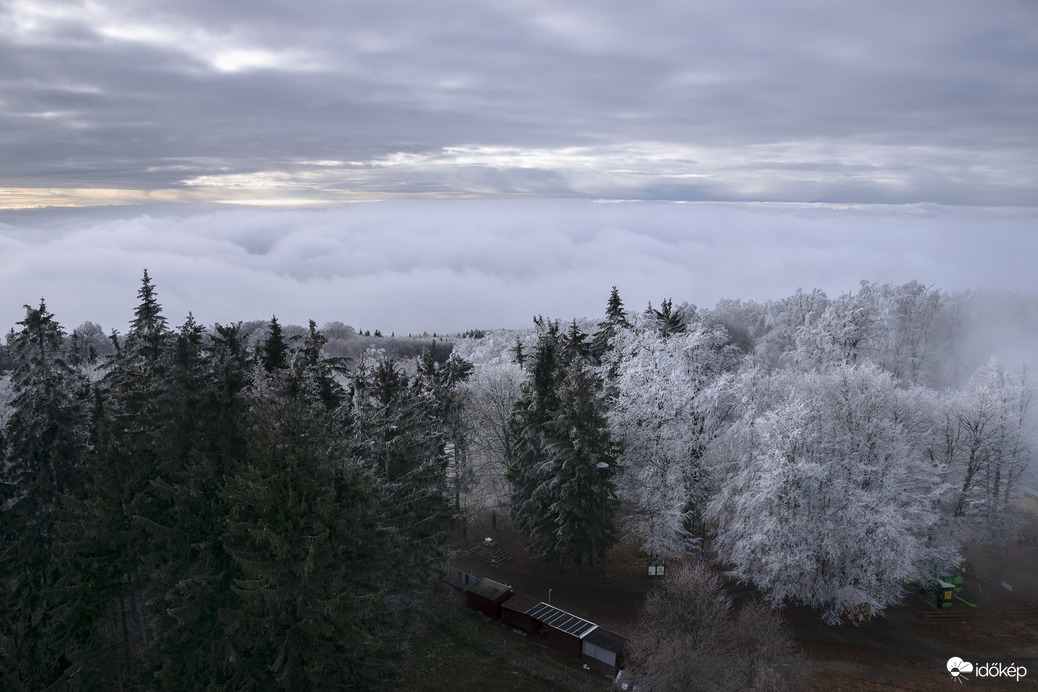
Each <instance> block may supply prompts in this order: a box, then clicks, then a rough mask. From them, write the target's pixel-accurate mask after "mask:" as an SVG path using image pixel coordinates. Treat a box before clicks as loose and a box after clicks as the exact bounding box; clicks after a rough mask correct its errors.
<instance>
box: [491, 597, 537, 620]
mask: <svg viewBox="0 0 1038 692" xmlns="http://www.w3.org/2000/svg"><path fill="white" fill-rule="evenodd" d="M538 603H540V601H538V600H537V599H536V598H530V597H529V596H527V595H526V594H522V593H517V594H516V595H514V596H512V597H511V598H509V599H508V600H507V601H505V602H504V603H502V604H501V607H502V608H508V609H509V610H514V611H515V612H517V613H523V614H524V615H525V614H526V613H529V612H530V611H531V610H533V608H534V607H535V606H537V604H538Z"/></svg>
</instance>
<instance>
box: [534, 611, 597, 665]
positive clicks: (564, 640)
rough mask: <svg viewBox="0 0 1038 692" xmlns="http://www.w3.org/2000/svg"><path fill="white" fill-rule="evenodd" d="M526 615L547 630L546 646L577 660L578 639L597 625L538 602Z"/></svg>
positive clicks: (579, 651)
mask: <svg viewBox="0 0 1038 692" xmlns="http://www.w3.org/2000/svg"><path fill="white" fill-rule="evenodd" d="M526 615H529V616H530V617H531V618H532V619H533V620H534V622H537V623H540V625H541V626H542V627H544V629H546V630H547V631H548V646H550V647H551V648H553V649H555V650H556V651H559V652H562V653H564V654H566V655H567V656H569V657H571V658H575V659H577V660H580V656H581V647H580V641H581V640H582V639H583V638H584V637H585V636H587V634H588V633H589V632H591V631H592V630H594V629H595V628H596V627H598V625H596V624H595V623H593V622H589V621H588V620H585V619H584V618H580V617H577V616H576V615H573V614H572V613H567V612H566V611H565V610H560V609H558V608H556V607H555V606H550V605H548V604H547V603H538V604H537V605H536V606H534V607H533V608H531V609H530V610H529V611H527V612H526Z"/></svg>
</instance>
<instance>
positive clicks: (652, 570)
mask: <svg viewBox="0 0 1038 692" xmlns="http://www.w3.org/2000/svg"><path fill="white" fill-rule="evenodd" d="M649 576H650V577H662V576H663V565H649Z"/></svg>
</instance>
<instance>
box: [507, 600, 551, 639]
mask: <svg viewBox="0 0 1038 692" xmlns="http://www.w3.org/2000/svg"><path fill="white" fill-rule="evenodd" d="M538 605H540V601H538V600H537V599H534V598H530V597H529V596H526V595H525V594H521V593H517V594H516V595H514V596H512V597H511V598H509V599H508V600H507V601H505V602H504V603H503V604H501V619H502V620H504V621H505V622H507V623H508V624H509V625H511V626H512V627H515V628H517V629H521V630H523V631H524V632H526V633H527V634H529V635H530V636H531V637H536V636H539V635H540V633H541V623H539V622H537V621H536V620H534V619H533V617H531V616H530V615H529V611H531V610H533V609H534V608H535V607H537V606H538Z"/></svg>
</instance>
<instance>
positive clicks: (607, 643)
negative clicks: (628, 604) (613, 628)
mask: <svg viewBox="0 0 1038 692" xmlns="http://www.w3.org/2000/svg"><path fill="white" fill-rule="evenodd" d="M627 642H628V639H627V637H624V636H621V635H619V634H617V633H616V632H610V631H609V630H607V629H603V628H601V627H596V628H595V629H593V630H591V631H590V632H588V633H587V635H586V636H585V637H584V639H583V640H582V642H581V648H582V652H583V654H584V662H585V663H587V664H588V665H589V666H590V667H591V669H592V670H597V671H599V672H602V673H607V674H609V675H615V674H616V671H618V670H619V669H620V667H621V666H623V652H624V649H625V648H626V647H627Z"/></svg>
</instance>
